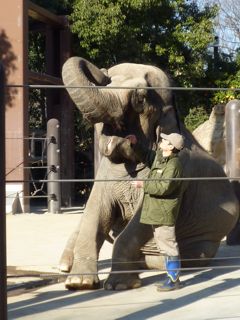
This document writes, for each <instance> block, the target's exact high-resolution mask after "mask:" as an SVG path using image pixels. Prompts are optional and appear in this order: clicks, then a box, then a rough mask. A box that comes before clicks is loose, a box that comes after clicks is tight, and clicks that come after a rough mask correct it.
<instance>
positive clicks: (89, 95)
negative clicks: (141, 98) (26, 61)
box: [62, 57, 123, 124]
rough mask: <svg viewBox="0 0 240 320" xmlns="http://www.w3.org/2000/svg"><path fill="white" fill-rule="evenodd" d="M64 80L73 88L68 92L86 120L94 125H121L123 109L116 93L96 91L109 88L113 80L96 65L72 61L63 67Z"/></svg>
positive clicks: (83, 60) (74, 58)
mask: <svg viewBox="0 0 240 320" xmlns="http://www.w3.org/2000/svg"><path fill="white" fill-rule="evenodd" d="M62 78H63V82H64V84H65V85H66V86H69V88H67V91H68V93H69V95H70V97H71V98H72V100H73V101H74V103H75V104H76V106H77V107H78V109H79V110H80V111H81V112H82V114H83V116H84V118H86V119H87V120H89V121H90V122H91V123H93V124H94V123H98V122H104V123H117V122H118V121H121V119H122V116H123V107H122V104H121V101H120V99H119V97H118V96H117V95H116V93H113V91H111V89H105V88H103V89H101V88H100V89H99V88H94V87H95V86H106V85H107V84H109V83H110V82H111V80H110V78H109V77H108V76H106V75H105V74H104V73H103V72H102V71H101V70H100V69H98V68H97V67H96V66H94V65H93V64H92V63H90V62H89V61H87V60H85V59H83V58H79V57H72V58H70V59H68V60H67V61H66V62H65V63H64V65H63V68H62ZM71 86H72V87H73V88H71ZM75 87H76V88H75Z"/></svg>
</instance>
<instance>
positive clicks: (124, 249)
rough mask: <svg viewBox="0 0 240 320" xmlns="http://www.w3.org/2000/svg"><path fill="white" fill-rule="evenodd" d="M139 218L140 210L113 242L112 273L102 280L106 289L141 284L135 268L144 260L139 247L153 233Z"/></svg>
mask: <svg viewBox="0 0 240 320" xmlns="http://www.w3.org/2000/svg"><path fill="white" fill-rule="evenodd" d="M139 218H140V210H138V212H137V213H136V215H135V216H134V217H133V218H132V220H131V221H130V222H129V223H128V225H127V227H126V228H125V229H124V230H123V231H122V233H121V234H120V235H119V236H118V238H117V239H116V241H115V243H114V247H113V257H112V271H114V273H111V274H110V275H109V277H108V278H107V280H106V281H105V282H104V289H106V290H126V289H134V288H138V287H140V286H141V280H140V278H139V275H138V274H139V272H138V271H137V270H139V269H140V268H141V267H142V266H143V265H144V264H145V261H144V259H143V257H141V252H140V248H141V247H142V246H143V245H144V244H145V243H146V242H147V241H148V240H149V239H150V238H151V237H152V236H153V234H152V228H151V226H149V225H144V224H142V223H140V222H139ZM140 259H141V260H142V261H141V260H140ZM134 270H136V272H134ZM117 271H119V273H118V272H117Z"/></svg>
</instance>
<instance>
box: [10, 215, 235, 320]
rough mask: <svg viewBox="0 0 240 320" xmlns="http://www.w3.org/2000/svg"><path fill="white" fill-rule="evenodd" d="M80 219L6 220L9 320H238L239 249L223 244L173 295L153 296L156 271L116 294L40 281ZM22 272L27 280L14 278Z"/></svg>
mask: <svg viewBox="0 0 240 320" xmlns="http://www.w3.org/2000/svg"><path fill="white" fill-rule="evenodd" d="M81 216H82V214H76V213H69V214H66V213H64V214H58V215H53V214H19V215H7V264H8V272H9V275H11V277H9V278H8V289H9V291H8V319H14V320H15V319H24V320H30V319H31V320H42V319H43V320H45V319H57V320H60V319H61V320H63V319H64V320H66V319H67V320H68V319H69V320H75V319H88V320H92V319H96V320H99V319H103V320H113V319H122V320H123V319H124V320H125V319H138V320H141V319H164V320H168V319H169V320H170V319H171V320H173V319H178V320H181V319H182V320H188V319H189V320H195V319H198V320H203V319H204V320H210V319H211V320H222V319H226V320H236V319H240V258H238V257H240V250H239V249H240V246H232V247H229V246H226V245H225V243H224V241H223V243H222V245H221V247H220V250H219V252H218V255H217V257H219V258H221V260H215V261H213V263H212V265H211V266H210V267H209V268H205V269H204V270H189V271H184V272H183V273H182V276H181V280H182V282H183V285H184V286H183V288H182V289H180V290H177V291H173V292H168V293H160V292H157V291H156V288H155V285H154V284H155V282H157V281H158V280H159V279H161V278H162V276H163V274H162V273H156V272H144V273H142V274H141V278H143V286H142V287H141V288H138V289H134V290H127V291H117V292H115V291H105V290H103V289H99V290H95V291H90V290H89V291H75V292H71V291H67V290H65V288H64V283H63V282H62V280H63V279H62V278H61V279H60V282H57V278H56V277H54V276H53V277H52V279H51V278H50V279H49V277H46V276H45V277H44V274H45V273H46V272H48V273H52V274H57V272H58V270H57V265H58V261H59V258H60V256H61V253H62V250H63V248H64V246H65V243H66V241H67V238H68V236H69V235H70V233H71V232H72V231H73V230H74V228H75V227H76V226H77V224H78V223H79V221H80V219H81ZM111 251H112V246H111V245H110V244H108V243H105V244H104V246H103V248H102V250H101V253H100V260H101V263H102V264H103V263H105V267H104V266H103V267H101V268H100V270H99V271H100V272H101V273H102V274H101V275H100V279H101V280H104V279H105V278H106V277H107V274H106V273H107V272H108V271H109V270H110V269H109V265H110V258H111ZM105 272H106V273H105ZM22 273H25V274H26V275H27V274H28V275H29V274H32V276H31V277H21V278H17V277H13V275H16V274H22ZM34 273H36V274H38V275H39V274H41V275H42V278H41V279H39V277H36V275H34ZM44 281H45V282H44ZM24 283H25V284H27V285H24ZM29 283H30V284H32V288H31V286H29ZM26 288H27V289H26Z"/></svg>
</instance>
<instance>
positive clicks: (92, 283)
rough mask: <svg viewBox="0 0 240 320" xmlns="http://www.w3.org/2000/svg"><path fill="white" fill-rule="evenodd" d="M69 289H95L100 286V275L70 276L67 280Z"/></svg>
mask: <svg viewBox="0 0 240 320" xmlns="http://www.w3.org/2000/svg"><path fill="white" fill-rule="evenodd" d="M65 287H66V289H68V290H94V289H99V288H100V280H99V278H98V276H89V275H88V276H76V275H73V276H71V275H70V276H68V277H67V280H66V281H65Z"/></svg>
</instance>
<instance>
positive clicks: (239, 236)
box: [225, 99, 240, 245]
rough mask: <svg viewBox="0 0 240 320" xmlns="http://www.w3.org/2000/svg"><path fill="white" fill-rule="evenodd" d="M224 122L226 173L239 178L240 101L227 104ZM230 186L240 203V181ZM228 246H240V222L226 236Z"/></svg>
mask: <svg viewBox="0 0 240 320" xmlns="http://www.w3.org/2000/svg"><path fill="white" fill-rule="evenodd" d="M225 121H226V172H227V175H228V176H229V177H235V178H240V100H237V99H234V100H231V101H229V102H228V103H227V105H226V111H225ZM230 181H231V184H232V186H233V189H234V191H235V193H236V195H237V198H238V200H239V201H240V181H239V179H236V180H234V179H231V180H230ZM226 242H227V244H228V245H236V244H238V245H239V244H240V220H238V221H237V223H236V225H235V226H234V228H233V229H232V230H231V232H230V233H229V234H228V235H227V240H226Z"/></svg>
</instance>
